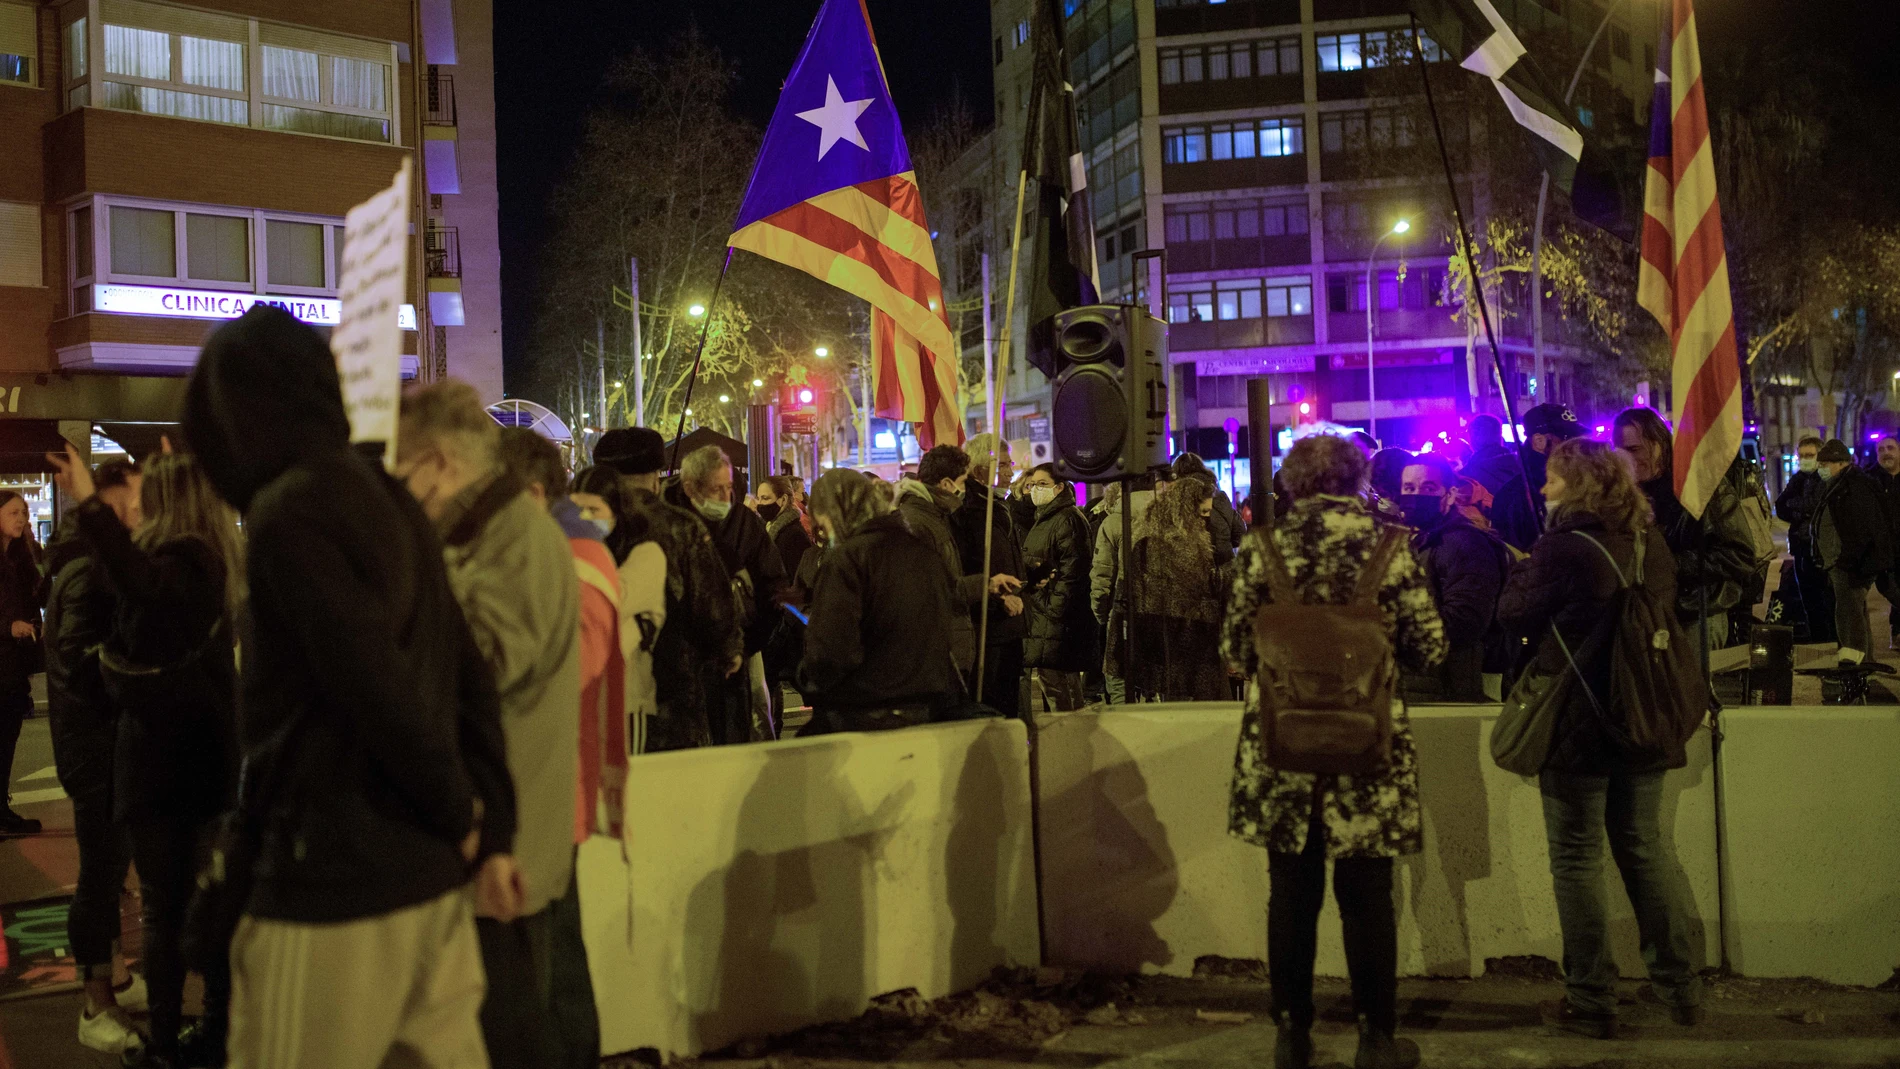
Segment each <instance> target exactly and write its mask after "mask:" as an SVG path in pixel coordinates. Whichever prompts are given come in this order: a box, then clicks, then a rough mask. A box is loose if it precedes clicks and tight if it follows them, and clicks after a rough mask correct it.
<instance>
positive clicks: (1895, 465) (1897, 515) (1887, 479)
mask: <svg viewBox="0 0 1900 1069" xmlns="http://www.w3.org/2000/svg"><path fill="white" fill-rule="evenodd" d="M1861 470H1862V471H1864V472H1866V473H1867V476H1868V477H1869V478H1871V479H1872V480H1873V481H1874V486H1875V487H1877V488H1878V489H1879V491H1880V506H1881V516H1882V517H1883V518H1884V519H1885V520H1886V523H1887V530H1888V532H1890V533H1891V534H1892V536H1893V538H1894V540H1895V545H1896V546H1900V438H1895V437H1894V436H1893V435H1891V434H1889V435H1887V436H1886V437H1884V438H1882V439H1881V440H1880V442H1879V444H1878V445H1876V446H1874V459H1873V460H1872V461H1870V462H1869V463H1868V464H1866V465H1865V466H1863V467H1862V468H1861ZM1874 586H1876V587H1878V588H1879V590H1880V596H1881V597H1883V598H1886V599H1887V602H1888V604H1889V605H1890V606H1891V608H1890V609H1889V610H1888V612H1887V639H1888V641H1887V648H1888V649H1889V650H1900V574H1896V573H1895V572H1894V571H1893V570H1891V569H1890V570H1888V571H1884V572H1882V573H1880V574H1879V575H1878V576H1876V577H1875V578H1874Z"/></svg>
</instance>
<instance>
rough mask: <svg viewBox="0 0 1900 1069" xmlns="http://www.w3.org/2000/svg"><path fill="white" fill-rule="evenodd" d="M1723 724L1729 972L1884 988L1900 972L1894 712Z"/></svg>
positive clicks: (1899, 807)
mask: <svg viewBox="0 0 1900 1069" xmlns="http://www.w3.org/2000/svg"><path fill="white" fill-rule="evenodd" d="M1723 720H1724V727H1725V732H1726V734H1725V738H1724V741H1723V745H1722V780H1723V795H1724V799H1723V801H1724V811H1725V816H1726V818H1727V830H1728V837H1727V843H1726V844H1725V845H1726V852H1727V856H1728V886H1729V912H1730V916H1729V922H1728V939H1729V956H1730V959H1731V960H1732V962H1733V963H1734V966H1735V968H1736V970H1737V971H1738V972H1741V973H1743V974H1745V975H1748V976H1812V977H1816V978H1818V979H1823V980H1830V981H1833V982H1835V983H1843V984H1861V985H1873V984H1879V983H1883V982H1885V981H1886V980H1888V979H1889V978H1891V977H1892V976H1893V975H1894V972H1895V969H1896V968H1897V967H1900V708H1895V707H1893V706H1884V707H1867V708H1841V707H1835V708H1820V709H1808V708H1772V707H1761V708H1742V709H1733V710H1730V711H1729V712H1728V713H1726V714H1724V717H1723Z"/></svg>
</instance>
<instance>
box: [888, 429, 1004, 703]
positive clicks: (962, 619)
mask: <svg viewBox="0 0 1900 1069" xmlns="http://www.w3.org/2000/svg"><path fill="white" fill-rule="evenodd" d="M969 479H970V454H968V453H966V452H964V451H963V450H961V449H959V448H957V447H956V446H954V445H948V444H945V445H938V446H933V447H931V449H930V451H929V452H927V453H925V454H924V455H923V457H922V458H921V459H920V460H919V461H918V462H917V474H916V475H914V476H907V477H905V478H903V479H901V480H899V481H898V483H897V511H898V513H899V514H901V515H902V516H903V517H904V522H905V523H907V524H909V525H910V530H911V533H912V534H914V535H916V536H917V537H919V538H921V539H923V540H924V541H925V542H927V543H929V544H930V546H931V548H932V549H935V550H936V551H937V555H938V556H939V557H941V558H943V566H944V574H945V575H946V576H947V577H948V578H949V579H950V608H951V614H950V615H951V620H950V653H951V656H952V658H953V659H954V660H955V661H956V663H957V671H958V672H960V673H962V675H963V678H964V679H965V680H970V673H971V672H973V671H975V670H976V625H975V624H974V623H972V622H971V621H972V618H973V617H972V614H973V613H974V612H975V611H976V610H977V609H978V608H979V607H981V605H982V604H983V599H984V597H985V596H987V595H995V596H996V597H998V598H1011V597H1012V595H1014V594H1015V593H1016V591H1017V590H1019V589H1021V587H1022V582H1021V581H1020V580H1018V579H1017V578H1016V577H1015V576H1013V575H998V576H995V577H993V578H990V579H988V580H987V581H986V580H985V577H984V576H983V573H982V572H980V571H970V572H965V571H964V570H963V551H962V550H961V549H960V548H958V546H957V538H956V533H955V532H954V530H953V529H952V528H951V523H952V521H953V519H954V518H955V516H956V514H957V510H958V509H960V508H962V507H963V497H964V492H965V491H964V487H965V485H966V484H967V483H968V482H969ZM1016 604H1017V605H1019V606H1020V605H1021V604H1022V603H1021V601H1017V602H1016ZM993 611H994V610H993ZM1003 611H1005V612H1007V611H1008V610H1007V608H1005V609H1004V610H1003ZM972 682H973V681H972Z"/></svg>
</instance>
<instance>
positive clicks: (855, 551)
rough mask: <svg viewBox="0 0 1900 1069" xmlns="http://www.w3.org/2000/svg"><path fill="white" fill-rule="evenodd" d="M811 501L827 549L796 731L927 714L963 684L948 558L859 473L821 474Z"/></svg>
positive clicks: (864, 725) (894, 722)
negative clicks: (954, 644) (954, 655)
mask: <svg viewBox="0 0 1900 1069" xmlns="http://www.w3.org/2000/svg"><path fill="white" fill-rule="evenodd" d="M811 507H812V514H813V515H814V516H815V517H816V520H817V523H818V525H819V528H820V530H821V531H823V532H824V535H825V538H826V541H827V542H828V543H829V544H830V546H831V548H830V549H829V550H828V551H827V552H826V553H825V562H824V566H823V567H822V568H820V569H819V571H818V583H817V588H816V589H815V590H813V591H812V598H811V626H810V627H809V628H808V629H807V630H806V633H805V657H804V660H803V662H801V663H800V665H799V672H798V680H799V692H800V693H801V694H804V695H806V696H808V697H809V698H810V699H811V703H812V720H811V723H810V724H809V725H807V726H806V727H805V728H804V729H803V730H802V731H801V732H800V734H801V735H822V734H827V733H829V732H834V731H879V730H884V729H887V728H900V727H908V726H910V725H913V724H926V723H929V722H930V721H931V720H932V718H933V717H934V716H935V715H936V714H939V713H941V712H943V711H945V710H946V709H948V708H949V707H950V706H951V705H952V704H954V703H955V701H956V700H957V698H958V696H959V691H960V690H961V687H960V686H959V684H958V681H957V672H956V666H955V665H954V664H953V663H952V661H951V653H950V577H949V576H948V575H947V574H945V572H944V569H943V564H942V558H941V557H940V556H939V555H938V552H937V550H936V549H935V548H933V547H932V546H931V545H930V543H928V542H926V541H924V540H923V539H921V538H919V537H917V536H916V535H914V534H912V533H911V531H910V528H909V526H907V525H906V524H905V523H904V517H903V516H901V515H899V514H898V513H895V512H893V511H892V510H891V503H890V501H889V500H888V499H887V498H886V497H885V496H884V493H883V491H881V490H880V489H879V488H877V487H876V486H874V485H872V484H871V483H869V482H868V481H867V480H865V478H864V477H863V476H861V475H859V474H858V473H856V472H853V471H843V470H834V471H828V472H826V473H825V474H823V475H821V476H819V477H818V482H817V483H816V484H815V485H813V487H812V491H811Z"/></svg>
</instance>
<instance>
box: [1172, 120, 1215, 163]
mask: <svg viewBox="0 0 1900 1069" xmlns="http://www.w3.org/2000/svg"><path fill="white" fill-rule="evenodd" d="M1161 149H1162V162H1163V163H1200V162H1202V161H1203V160H1205V159H1207V127H1205V126H1178V127H1175V128H1173V129H1170V130H1164V131H1163V132H1162V135H1161Z"/></svg>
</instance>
